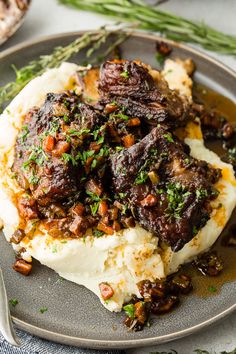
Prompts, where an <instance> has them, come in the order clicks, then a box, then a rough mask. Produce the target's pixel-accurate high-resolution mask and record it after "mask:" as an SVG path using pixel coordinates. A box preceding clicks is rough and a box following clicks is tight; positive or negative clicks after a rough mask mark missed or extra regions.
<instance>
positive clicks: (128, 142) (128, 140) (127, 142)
mask: <svg viewBox="0 0 236 354" xmlns="http://www.w3.org/2000/svg"><path fill="white" fill-rule="evenodd" d="M122 140H123V144H124V146H125V147H126V148H129V147H130V146H132V145H134V143H135V140H134V136H133V135H132V134H128V135H126V136H124V137H123V138H122Z"/></svg>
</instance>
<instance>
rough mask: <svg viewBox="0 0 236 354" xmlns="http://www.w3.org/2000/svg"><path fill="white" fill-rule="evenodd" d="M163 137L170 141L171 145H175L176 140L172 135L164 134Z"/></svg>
mask: <svg viewBox="0 0 236 354" xmlns="http://www.w3.org/2000/svg"><path fill="white" fill-rule="evenodd" d="M163 136H164V138H165V139H166V140H167V141H169V143H173V142H174V139H173V138H172V135H171V134H170V133H168V134H164V135H163Z"/></svg>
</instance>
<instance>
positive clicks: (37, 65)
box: [0, 27, 129, 112]
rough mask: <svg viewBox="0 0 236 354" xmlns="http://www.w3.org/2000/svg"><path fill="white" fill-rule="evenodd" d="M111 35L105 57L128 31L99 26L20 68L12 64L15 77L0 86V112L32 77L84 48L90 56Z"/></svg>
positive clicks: (121, 40)
mask: <svg viewBox="0 0 236 354" xmlns="http://www.w3.org/2000/svg"><path fill="white" fill-rule="evenodd" d="M111 35H115V38H114V40H113V41H112V43H111V44H110V45H109V46H107V47H106V48H105V49H104V57H107V56H108V55H109V54H110V53H111V52H112V51H113V50H114V48H116V47H117V45H119V44H120V43H122V42H123V41H124V40H125V39H126V38H127V37H128V35H129V33H128V32H124V31H121V30H120V27H119V28H116V29H108V28H107V27H101V28H100V29H99V30H98V31H94V32H88V33H85V34H84V35H82V36H80V37H78V38H77V39H76V40H74V41H73V42H71V43H69V44H68V45H66V46H64V47H56V48H54V50H53V51H52V53H51V54H50V53H49V54H47V55H41V56H40V57H39V58H38V59H36V60H33V61H31V62H29V64H28V65H26V66H24V67H22V68H20V69H17V68H16V67H15V66H14V65H12V68H13V69H14V71H15V75H16V79H15V81H12V82H9V83H8V84H6V85H5V86H1V87H0V112H1V111H2V110H3V105H4V104H5V103H6V102H8V101H10V100H11V99H12V98H14V97H15V96H16V95H17V94H18V93H19V92H20V91H21V90H22V89H23V87H25V85H27V84H28V83H29V82H30V81H31V80H32V79H34V78H35V77H37V76H39V75H42V74H43V73H44V72H45V71H46V70H47V69H50V68H56V67H59V66H60V65H61V63H63V62H65V61H67V60H68V59H69V58H70V57H71V56H72V55H73V54H75V53H79V52H81V51H82V50H83V49H84V48H88V47H89V51H87V54H86V55H87V57H90V56H91V55H92V54H94V53H95V52H96V51H97V50H98V49H99V48H100V47H101V46H102V45H103V46H104V43H105V42H106V41H107V39H108V38H109V37H110V36H111ZM104 57H103V58H104ZM103 58H102V59H103ZM95 61H96V59H95Z"/></svg>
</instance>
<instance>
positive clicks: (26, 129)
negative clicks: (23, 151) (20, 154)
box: [20, 125, 29, 143]
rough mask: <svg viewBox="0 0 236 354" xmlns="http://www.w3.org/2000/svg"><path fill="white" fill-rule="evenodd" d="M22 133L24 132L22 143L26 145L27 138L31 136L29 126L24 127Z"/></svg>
mask: <svg viewBox="0 0 236 354" xmlns="http://www.w3.org/2000/svg"><path fill="white" fill-rule="evenodd" d="M22 131H23V132H22V134H21V136H20V138H21V142H22V143H24V142H25V140H26V138H27V136H28V134H29V128H28V125H23V127H22Z"/></svg>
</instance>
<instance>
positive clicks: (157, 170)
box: [12, 60, 229, 251]
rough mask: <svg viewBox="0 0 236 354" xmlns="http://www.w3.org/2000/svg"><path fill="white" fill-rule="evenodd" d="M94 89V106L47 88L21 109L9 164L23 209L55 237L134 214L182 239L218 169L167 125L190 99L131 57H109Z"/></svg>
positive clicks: (164, 234) (203, 210)
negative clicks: (36, 102) (39, 100)
mask: <svg viewBox="0 0 236 354" xmlns="http://www.w3.org/2000/svg"><path fill="white" fill-rule="evenodd" d="M99 92H100V98H101V100H100V102H98V104H97V105H96V104H94V105H93V106H91V105H89V104H88V103H85V101H83V100H84V95H83V94H82V95H81V96H78V95H76V94H75V93H74V92H71V91H65V92H63V93H60V94H52V93H49V94H48V95H47V97H46V99H45V102H44V103H43V105H42V106H41V107H40V108H33V109H31V110H30V111H29V112H28V113H27V114H26V116H25V120H24V125H23V127H22V130H21V133H20V134H19V136H18V139H17V142H16V147H15V160H14V164H13V168H12V170H13V173H14V174H15V175H16V178H17V181H18V182H19V184H20V186H21V187H22V188H23V189H24V190H25V191H26V192H27V194H28V196H26V197H23V198H22V197H21V198H20V199H19V200H18V209H19V212H20V214H21V216H22V217H23V218H25V219H40V220H43V223H44V225H45V227H46V228H47V230H48V232H49V234H51V235H52V236H53V237H82V236H84V235H86V231H87V229H88V228H91V229H92V232H93V233H94V235H96V236H101V235H103V234H104V233H105V234H108V235H112V234H113V233H114V232H115V231H119V230H121V229H122V228H127V227H134V226H135V222H136V221H137V222H139V224H140V225H142V226H143V227H144V228H145V229H147V230H150V231H152V232H153V233H154V234H155V235H156V236H158V237H159V238H160V240H162V241H165V242H166V243H167V244H168V245H170V246H171V247H172V249H173V250H174V251H177V250H179V249H181V248H182V247H183V246H184V244H185V243H186V242H188V241H189V240H190V239H191V238H193V237H194V235H195V234H196V232H197V230H198V229H200V228H201V227H202V226H203V225H204V224H205V223H206V221H207V219H208V218H209V214H210V212H211V209H210V205H209V200H210V199H212V198H214V197H215V196H216V195H217V191H216V190H215V189H214V188H213V185H212V184H214V183H215V182H216V181H217V180H218V179H219V177H220V171H219V170H217V169H213V168H210V167H209V166H208V164H207V163H206V162H204V161H196V160H195V159H193V158H192V157H191V156H190V154H189V153H190V151H189V147H188V146H187V145H185V144H183V143H181V142H180V141H179V140H178V139H177V138H175V137H174V135H173V134H172V133H173V128H174V127H177V126H181V125H183V124H185V123H186V122H187V121H188V119H190V118H191V114H190V113H191V107H190V104H189V103H188V101H187V99H184V98H182V97H180V96H179V95H178V94H177V93H176V92H174V91H173V90H169V88H168V86H167V84H166V83H165V82H164V80H163V79H161V78H160V77H159V78H158V75H157V78H155V79H154V78H153V76H152V75H151V74H150V72H149V69H148V68H147V67H145V66H144V65H143V64H141V63H139V62H131V61H121V60H114V61H107V62H106V63H105V64H103V66H102V68H101V70H100V80H99ZM195 110H196V108H195ZM147 122H148V124H147ZM159 122H161V123H162V124H161V125H160V124H159ZM225 130H226V131H227V132H228V131H229V128H227V129H225Z"/></svg>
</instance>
